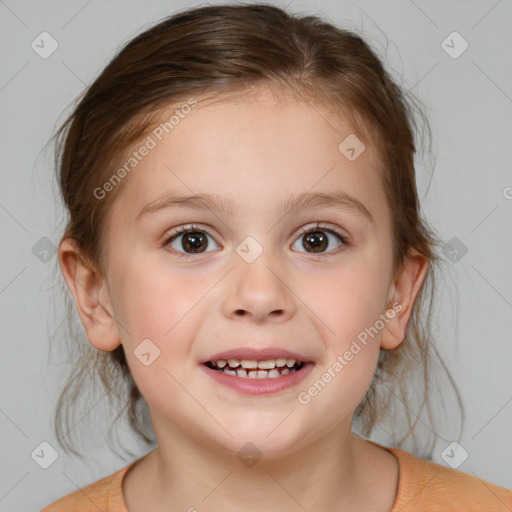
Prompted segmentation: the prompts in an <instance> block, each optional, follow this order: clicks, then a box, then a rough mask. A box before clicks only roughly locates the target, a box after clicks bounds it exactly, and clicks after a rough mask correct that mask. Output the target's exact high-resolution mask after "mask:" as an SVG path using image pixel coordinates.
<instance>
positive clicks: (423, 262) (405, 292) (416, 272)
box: [380, 252, 429, 350]
mask: <svg viewBox="0 0 512 512" xmlns="http://www.w3.org/2000/svg"><path fill="white" fill-rule="evenodd" d="M428 268H429V261H428V259H427V258H426V257H425V256H423V255H421V254H419V253H417V252H416V253H415V254H414V255H413V256H410V257H409V258H407V259H406V261H405V262H404V265H403V268H402V270H401V272H400V273H399V275H398V276H397V277H396V278H395V279H394V281H393V282H392V283H391V285H390V290H389V292H390V293H389V296H388V298H391V300H390V301H389V302H388V309H387V313H386V316H387V317H388V322H387V323H386V325H385V327H384V329H383V331H382V336H381V340H380V347H381V348H384V349H387V350H392V349H395V348H397V347H398V346H399V345H400V344H401V343H402V341H403V340H404V338H405V334H406V332H407V326H408V324H409V320H410V318H411V314H412V310H413V306H414V301H415V299H416V297H417V295H418V292H419V291H420V289H421V286H422V284H423V282H424V280H425V278H426V276H427V272H428Z"/></svg>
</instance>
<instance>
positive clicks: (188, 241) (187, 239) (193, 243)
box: [181, 231, 206, 252]
mask: <svg viewBox="0 0 512 512" xmlns="http://www.w3.org/2000/svg"><path fill="white" fill-rule="evenodd" d="M205 242H206V236H204V234H203V233H200V232H198V231H193V232H190V233H186V234H185V236H184V237H183V239H182V243H181V245H182V246H183V249H185V250H186V251H191V252H204V251H201V250H197V249H200V247H201V244H202V243H203V244H204V243H205ZM187 245H188V247H187Z"/></svg>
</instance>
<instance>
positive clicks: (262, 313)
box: [89, 89, 411, 456]
mask: <svg viewBox="0 0 512 512" xmlns="http://www.w3.org/2000/svg"><path fill="white" fill-rule="evenodd" d="M259 92H260V94H259V96H257V97H254V98H251V99H249V100H247V99H245V100H240V101H238V100H236V101H231V102H225V103H224V102H222V103H216V104H209V105H206V106H204V105H202V104H201V102H200V101H199V103H198V104H197V106H195V107H193V108H191V109H190V112H189V113H187V114H185V113H184V111H187V112H188V111H189V109H188V108H187V109H184V110H181V111H180V115H179V122H178V123H175V124H174V125H173V127H172V128H171V129H170V128H169V126H171V125H170V124H169V125H167V131H168V132H169V133H166V132H165V130H162V128H160V130H158V129H157V130H155V131H153V132H152V133H150V134H149V136H150V139H151V141H152V142H150V141H149V139H144V140H143V141H142V143H141V144H138V145H137V146H136V147H134V148H132V149H131V150H130V153H129V154H127V157H126V161H127V160H128V158H129V157H130V156H134V155H133V153H132V151H137V155H136V156H134V158H136V159H137V164H136V166H131V165H128V166H127V168H129V169H130V172H129V173H127V175H126V176H125V177H124V178H123V180H124V182H123V183H122V187H123V190H122V191H121V193H120V195H119V196H118V197H117V199H116V201H115V202H114V205H113V209H112V210H111V212H110V216H109V218H108V224H107V226H106V227H107V229H106V232H105V235H106V236H105V240H106V246H105V249H106V255H107V259H108V272H107V275H106V277H105V281H104V284H105V287H104V291H105V295H104V297H106V299H105V302H106V303H107V304H106V309H107V310H108V311H110V312H111V313H112V317H113V319H114V320H113V321H112V325H115V329H112V328H111V330H110V331H108V329H107V328H105V334H104V335H103V336H98V338H97V340H95V339H92V338H91V336H90V337H89V339H90V340H91V342H92V343H93V344H94V345H95V346H96V347H97V348H100V349H102V350H112V349H114V348H115V347H116V346H118V345H119V343H120V342H121V343H122V344H123V347H124V351H125V354H126V358H127V361H128V364H129V367H130V369H131V372H132V374H133V377H134V379H135V382H136V384H137V385H138V387H139V389H140V391H141V393H142V394H143V396H144V397H145V399H146V400H147V402H148V404H149V408H150V411H151V415H152V421H153V426H154V429H155V433H156V435H157V438H158V441H159V444H163V443H166V442H169V443H170V442H171V440H172V439H177V436H176V434H177V433H178V432H179V434H180V435H185V436H187V437H188V438H189V439H195V440H196V441H198V442H200V443H201V444H202V445H204V446H210V447H215V449H216V450H217V451H218V450H219V449H221V448H226V449H228V450H230V451H234V452H238V451H239V450H240V449H242V448H243V447H244V446H247V445H246V443H248V442H251V443H252V444H253V445H255V446H256V447H257V449H258V450H259V451H260V452H261V453H263V454H265V455H267V456H272V455H285V454H287V453H292V452H293V451H295V450H297V449H299V448H300V447H301V446H304V445H306V444H309V443H311V442H313V441H314V440H316V439H319V438H320V437H321V436H324V435H326V434H328V433H329V432H334V428H337V429H341V430H338V432H344V433H347V435H348V432H350V429H351V421H352V415H353V412H354V410H355V409H356V407H357V405H358V404H359V402H360V401H361V400H362V398H363V397H364V395H365V393H366V391H367V389H368V387H369V385H370V383H371V381H372V378H373V374H374V370H375V366H376V363H377V358H378V354H379V350H380V347H381V346H382V347H384V348H394V347H396V346H397V345H398V344H399V343H400V342H401V341H402V339H403V335H404V330H405V325H406V323H407V319H408V318H407V316H408V314H404V312H406V313H407V311H409V310H408V308H405V309H403V311H402V313H398V312H397V311H398V310H399V309H400V308H401V307H402V306H401V305H399V306H398V309H397V307H396V303H395V308H394V309H393V308H392V304H393V303H394V302H395V301H398V302H401V300H400V299H401V297H400V295H399V292H400V290H401V288H399V287H398V286H397V283H399V282H398V281H396V280H395V279H393V276H392V273H391V270H392V240H391V212H390V208H389V205H388V204H387V202H386V199H385V195H384V191H383V188H382V183H381V178H380V176H379V173H380V172H381V169H380V168H379V158H378V155H377V154H376V152H375V150H374V148H372V147H370V146H369V145H367V146H366V148H364V150H363V147H362V146H361V142H360V141H358V140H357V139H355V138H354V136H353V135H352V134H353V131H352V129H351V128H350V126H348V125H347V124H346V123H345V122H344V121H343V120H341V119H339V118H337V117H335V116H334V115H332V114H329V113H328V112H326V111H325V110H324V109H321V108H320V107H318V106H313V105H309V104H304V103H298V102H296V101H295V100H292V99H291V98H290V99H289V101H287V102H285V103H284V102H283V101H280V102H278V101H277V100H276V99H275V97H274V96H273V95H272V94H271V93H270V92H268V90H265V89H261V90H260V91H259ZM177 108H178V110H179V106H178V107H177ZM169 117H170V115H169V116H167V118H166V119H164V120H163V121H164V122H165V121H168V120H169ZM175 121H176V120H174V122H175ZM157 134H158V136H157ZM347 137H350V138H349V139H348V141H346V142H345V143H343V141H345V139H346V138H347ZM159 139H161V140H159ZM342 143H343V144H342ZM340 144H341V149H340V148H339V146H340ZM143 145H146V147H147V148H149V149H147V150H140V147H141V146H143ZM153 146H154V147H153ZM351 147H352V148H354V151H351V150H350V148H351ZM361 150H363V151H362V152H361ZM359 152H361V153H360V154H359V156H357V155H358V153H359ZM144 155H145V156H144ZM354 156H356V157H357V158H355V159H354ZM123 163H124V162H121V164H120V166H119V167H121V166H122V165H123ZM133 163H134V161H132V164H133ZM107 188H108V187H107ZM107 193H108V192H107ZM199 195H201V196H202V197H203V200H202V201H201V202H200V201H199V200H196V201H193V200H192V199H191V200H190V201H182V202H179V203H178V202H173V198H176V197H177V196H199ZM321 195H323V196H321ZM328 196H329V197H332V196H336V197H338V198H339V199H338V200H332V201H328V200H327V198H328ZM301 197H307V198H313V200H310V201H307V202H300V203H299V206H298V207H296V208H293V209H292V205H293V204H294V202H295V201H296V200H298V199H299V198H301ZM322 197H323V199H322V200H320V199H321V198H322ZM315 198H316V199H315ZM318 198H320V199H318ZM316 223H318V227H317V225H316ZM192 226H193V227H192ZM191 227H192V229H191V231H192V232H194V233H195V234H188V235H187V234H183V233H182V234H177V231H178V230H179V229H181V228H191ZM340 237H343V238H340ZM170 238H172V239H171V240H170V241H169V239H170ZM343 239H345V240H346V241H345V242H343V241H342V240H343ZM407 291H408V292H410V291H411V290H410V289H408V290H407ZM405 295H407V294H405ZM407 300H408V298H407ZM386 310H391V313H389V312H388V315H387V316H385V315H384V314H385V313H386ZM379 319H380V321H379ZM365 329H366V331H365ZM108 332H110V333H113V332H115V335H114V334H112V335H109V334H107V333H108ZM363 333H366V336H365V335H364V334H363ZM369 333H371V334H369ZM109 336H110V337H109ZM363 339H365V341H366V342H363V341H362V340H363ZM269 347H270V348H271V350H270V353H273V352H272V349H282V350H284V351H290V352H293V353H295V354H298V355H299V356H300V358H302V359H303V360H306V361H310V362H311V364H310V365H308V367H307V372H306V374H305V376H304V377H303V378H302V379H298V381H297V382H296V381H294V382H295V383H294V385H292V386H291V387H288V388H285V389H282V390H280V391H276V390H274V391H272V392H268V393H259V394H253V393H250V392H247V391H243V390H241V389H238V388H236V387H233V386H232V385H230V384H229V383H223V382H219V380H218V379H217V378H214V377H217V376H218V374H217V373H215V374H214V372H216V371H215V370H207V369H206V367H205V365H204V364H203V363H204V362H205V361H209V360H212V359H215V357H216V355H217V354H219V353H220V352H224V351H232V350H237V349H246V348H252V349H256V350H259V349H267V348H269ZM357 347H358V348H357ZM279 355H280V354H279V352H277V353H276V356H275V357H278V358H279ZM273 358H274V356H272V355H270V357H269V356H268V354H267V356H266V357H263V358H257V359H273ZM249 359H250V358H249ZM253 359H254V358H253ZM305 368H306V367H305ZM301 371H304V370H301ZM290 375H291V374H290ZM290 375H288V376H287V377H285V376H281V377H278V378H277V379H281V380H282V382H285V381H286V379H287V378H290ZM224 377H225V380H229V379H238V380H240V379H241V377H226V376H224ZM294 378H297V375H295V376H294ZM277 379H276V381H277ZM319 381H321V382H320V383H319ZM254 382H256V381H253V380H252V379H251V383H254ZM257 382H258V383H259V384H261V386H264V385H265V384H264V381H257ZM315 383H316V388H315V389H313V388H314V387H315ZM315 391H316V392H315Z"/></svg>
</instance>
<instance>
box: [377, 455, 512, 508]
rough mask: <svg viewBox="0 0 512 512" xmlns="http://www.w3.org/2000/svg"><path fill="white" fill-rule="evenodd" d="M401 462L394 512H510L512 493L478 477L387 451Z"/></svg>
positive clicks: (412, 456) (411, 456) (414, 457)
mask: <svg viewBox="0 0 512 512" xmlns="http://www.w3.org/2000/svg"><path fill="white" fill-rule="evenodd" d="M386 449H387V450H389V451H390V452H391V453H393V454H394V455H395V456H396V457H397V458H398V461H399V466H400V476H399V484H398V493H397V499H396V503H395V505H394V507H393V509H392V512H395V511H398V510H400V511H401V512H412V511H420V510H421V511H422V512H429V511H432V512H433V511H436V512H443V511H446V512H448V511H450V512H455V511H461V512H462V511H463V512H471V511H475V512H476V511H478V512H510V511H512V491H511V490H509V489H506V488H504V487H500V486H498V485H495V484H492V483H490V482H487V481H485V480H482V479H481V478H478V477H477V476H474V475H470V474H468V473H464V472H463V471H459V470H456V469H452V468H449V467H447V466H443V465H441V464H437V463H435V462H430V461H426V460H423V459H420V458H419V457H416V456H414V455H412V454H410V453H408V452H406V451H404V450H400V449H397V448H386Z"/></svg>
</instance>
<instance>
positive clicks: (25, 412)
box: [0, 0, 512, 512]
mask: <svg viewBox="0 0 512 512" xmlns="http://www.w3.org/2000/svg"><path fill="white" fill-rule="evenodd" d="M210 3H221V2H210ZM192 5H199V4H197V3H193V2H179V1H176V0H173V1H156V0H144V1H131V2H126V1H125V2H123V1H121V0H117V1H102V2H99V1H98V0H90V1H88V2H87V1H84V0H73V1H69V0H67V1H56V0H52V1H45V2H35V1H22V0H18V1H15V0H6V1H0V40H1V48H2V50H1V51H2V68H1V70H0V109H1V110H0V116H1V120H2V122H1V124H0V130H1V133H0V144H1V156H2V158H1V173H2V175H1V181H0V183H1V186H0V225H1V229H2V244H1V248H0V253H1V258H2V260H1V261H2V264H1V268H0V307H1V318H2V332H3V341H2V357H1V358H0V365H1V369H0V375H1V376H2V377H1V378H2V386H1V390H0V432H1V433H2V436H1V449H2V458H1V461H2V463H1V464H2V466H1V469H0V510H1V511H7V510H8V511H10V512H16V511H29V510H39V509H40V508H42V507H43V506H44V505H46V504H48V503H50V502H51V501H53V500H55V499H57V498H58V497H60V496H63V495H64V494H67V493H69V492H71V491H74V490H76V489H77V488H79V487H82V486H84V485H86V484H88V483H91V482H93V481H96V480H97V479H99V478H101V477H103V476H105V475H107V474H110V473H112V472H114V471H115V470H117V469H119V468H121V467H122V466H124V465H126V464H127V461H126V460H122V459H120V458H119V457H117V456H116V455H115V454H112V453H111V452H110V451H109V450H108V448H106V447H105V448H103V447H101V446H99V447H98V448H97V449H95V451H94V453H92V454H91V460H90V461H88V462H83V461H81V460H80V459H75V458H70V457H68V456H67V455H66V454H65V453H64V452H62V450H60V447H59V446H58V445H57V442H56V440H55V438H54V436H53V432H52V427H51V422H52V415H53V410H54V406H55V402H56V397H57V392H58V390H59V389H60V387H61V386H62V384H63V378H64V376H65V373H66V371H67V369H68V368H67V367H66V364H65V363H64V362H62V361H60V362H59V354H58V353H57V354H54V355H52V358H49V346H50V339H51V338H52V337H54V336H58V334H59V329H61V327H62V323H61V322H62V312H59V310H58V308H57V310H55V307H54V306H53V302H52V301H53V295H52V293H53V290H54V288H55V282H56V281H55V280H56V277H57V276H58V274H56V272H55V271H56V265H57V261H56V257H55V256H54V255H53V256H52V253H51V252H50V253H48V254H47V256H46V257H45V253H44V250H45V248H47V247H50V248H51V245H50V244H49V241H51V242H52V243H53V244H55V245H57V244H58V242H59V235H60V230H61V229H62V219H63V211H62V210H61V207H60V205H59V204H58V203H57V202H56V196H55V193H56V192H55V191H56V189H55V186H54V185H53V184H52V180H51V175H52V172H53V171H52V167H51V158H50V157H51V152H49V151H48V150H47V151H46V152H44V151H43V149H44V147H45V145H46V144H47V142H48V139H49V137H50V136H51V135H52V134H53V133H54V130H55V127H56V126H57V122H60V121H62V120H63V119H64V117H63V112H64V111H65V110H66V109H67V107H68V106H69V105H70V103H71V102H72V100H73V99H74V98H75V97H76V96H77V95H78V94H79V93H80V92H81V91H82V89H83V88H84V86H85V85H87V84H89V83H90V82H91V81H92V80H93V78H94V77H95V76H96V75H97V74H98V73H99V71H100V70H101V69H102V67H103V66H104V65H105V64H107V62H108V61H109V60H110V59H111V58H112V57H113V55H114V53H115V51H116V50H117V48H118V47H119V46H120V45H121V44H122V43H124V42H126V41H127V40H129V39H131V38H132V37H133V36H134V35H135V34H136V33H138V32H140V31H141V30H142V29H143V28H147V27H148V26H149V25H151V24H153V23H154V22H156V21H157V20H159V19H161V18H162V17H164V16H167V15H169V14H171V13H172V12H174V11H176V10H178V9H181V8H183V7H190V6H192ZM277 5H281V6H284V5H285V4H284V3H277ZM286 5H287V6H288V7H289V8H290V9H291V10H292V11H294V12H298V11H307V12H310V13H317V14H321V15H325V16H327V17H328V18H329V19H330V20H331V21H332V22H334V23H336V24H339V25H342V26H346V27H349V28H351V27H355V28H358V29H362V30H363V31H364V33H365V34H366V35H367V40H368V41H369V42H370V43H371V44H372V45H373V46H374V47H375V49H376V50H377V51H378V52H380V54H381V55H384V54H386V37H387V39H388V41H389V46H388V48H387V54H386V59H387V66H388V68H389V69H391V70H392V71H393V72H394V73H395V72H396V73H398V75H401V76H403V80H402V79H401V78H398V80H399V82H401V83H402V84H403V85H404V86H405V87H407V88H408V89H411V90H412V92H413V93H415V94H417V95H418V96H419V97H420V98H421V99H422V100H423V102H424V104H425V105H426V106H427V107H428V114H429V116H430V120H431V124H432V128H433V131H434V142H435V146H436V147H435V151H436V154H437V162H436V167H435V174H434V176H433V178H432V180H431V181H430V186H429V187H428V194H427V185H428V183H429V176H428V173H427V172H426V171H422V170H421V165H420V166H419V170H418V184H419V192H420V197H421V198H422V201H423V208H424V211H425V214H426V216H427V218H428V219H429V221H430V222H431V223H432V225H433V226H434V227H435V228H436V229H437V231H438V233H439V234H440V236H442V238H443V240H444V241H446V242H448V241H449V240H451V239H452V238H453V237H456V238H457V239H459V240H460V241H461V243H462V244H464V246H465V247H466V248H467V253H466V254H464V255H463V257H462V258H461V259H460V260H459V261H457V262H450V261H448V260H447V262H446V264H445V265H447V266H448V267H449V269H448V272H449V273H450V275H451V276H452V277H451V279H450V280H449V281H447V282H446V283H445V286H444V292H443V294H442V297H441V303H440V304H439V305H438V307H439V311H440V312H441V317H440V322H439V327H440V332H441V336H440V337H439V340H438V347H439V350H441V352H442V354H443V355H444V357H445V359H446V360H447V364H448V366H449V368H450V370H451V371H452V373H453V375H454V376H455V378H456V381H457V383H458V384H459V386H460V388H461V390H462V392H463V399H464V403H465V406H466V410H467V420H466V424H465V428H464V432H463V435H462V437H461V439H460V443H461V445H462V446H463V447H464V448H465V449H466V450H467V452H468V453H469V457H468V458H467V460H466V461H465V462H464V463H463V464H462V465H461V466H460V467H459V468H458V469H460V470H461V471H465V472H467V473H470V474H474V475H477V476H478V477H480V478H482V479H484V480H488V481H490V482H493V483H496V484H498V485H502V486H505V487H508V488H512V469H511V464H510V460H512V443H510V431H511V425H512V403H511V402H512V372H511V371H510V363H511V361H512V339H511V335H510V332H511V330H512V314H511V313H512V272H511V270H510V268H511V266H510V263H511V261H512V258H511V256H512V221H511V219H512V199H510V198H511V197H512V188H507V187H512V172H511V168H512V167H511V161H512V144H511V137H510V134H511V133H512V65H511V60H510V53H511V50H512V32H511V31H510V24H511V21H512V2H511V1H510V0H501V1H496V0H481V1H450V2H447V1H425V0H423V1H421V0H415V1H414V2H413V1H412V0H393V1H387V2H382V1H378V0H375V1H369V0H368V1H364V2H358V3H356V2H347V1H339V0H322V1H316V2H314V3H313V1H310V2H300V1H297V0H296V1H292V2H288V3H287V4H286ZM43 31H46V32H49V33H50V34H51V36H52V37H53V38H54V39H55V40H56V41H57V42H58V45H59V46H58V48H57V50H56V51H55V52H54V53H53V54H52V55H51V56H50V57H48V58H47V59H43V58H41V57H40V56H39V55H38V54H37V53H36V52H35V51H34V50H33V49H32V47H31V43H32V41H34V40H35V39H36V38H37V37H38V36H39V34H41V32H43ZM453 31H457V32H458V33H460V34H461V36H462V37H463V38H464V39H465V40H466V41H467V42H468V44H469V47H468V49H467V50H466V51H465V52H464V53H463V54H462V55H460V56H459V57H458V58H452V57H451V56H449V55H448V54H447V53H446V51H445V50H444V49H443V47H442V46H441V43H442V42H443V40H445V39H446V37H447V36H448V35H449V34H451V33H452V32H453ZM459 43H460V42H456V43H454V44H455V49H457V48H460V46H458V45H459ZM66 112H67V110H66ZM45 237H46V238H47V239H49V240H46V239H45ZM41 239H43V240H42V241H41ZM34 247H35V248H34ZM47 258H49V260H48V261H44V260H45V259H47ZM54 310H55V312H54ZM106 428H107V425H98V432H101V434H102V435H103V433H104V432H105V431H106ZM120 435H125V436H126V439H127V440H128V444H129V446H131V447H132V448H133V451H134V452H136V453H138V454H140V455H142V454H143V453H145V452H144V451H141V448H140V446H139V445H137V443H136V442H135V440H134V439H133V438H132V437H131V436H130V435H129V433H128V430H127V429H125V428H123V429H122V430H121V432H120ZM376 439H377V438H376ZM44 441H46V442H48V443H50V445H52V446H53V447H54V448H55V449H56V450H57V452H58V455H59V456H58V458H57V460H56V461H55V462H54V463H53V464H52V465H51V466H50V467H49V468H48V469H42V468H41V467H40V466H39V465H38V464H36V462H35V461H34V460H33V458H32V457H31V454H32V453H33V452H34V450H35V449H36V448H38V447H39V445H40V443H42V442H44ZM102 442H103V438H99V439H98V443H100V444H102ZM439 446H440V448H439V449H438V450H437V451H436V453H435V460H436V462H439V463H441V464H444V461H443V459H442V458H441V451H442V449H443V448H444V447H445V446H446V442H443V443H441V444H440V445H439Z"/></svg>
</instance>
